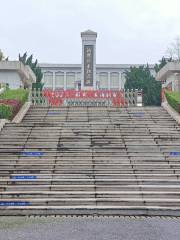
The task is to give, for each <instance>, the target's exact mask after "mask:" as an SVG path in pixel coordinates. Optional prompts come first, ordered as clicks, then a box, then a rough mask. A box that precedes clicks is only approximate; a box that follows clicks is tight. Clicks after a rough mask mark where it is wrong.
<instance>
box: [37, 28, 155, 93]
mask: <svg viewBox="0 0 180 240" xmlns="http://www.w3.org/2000/svg"><path fill="white" fill-rule="evenodd" d="M81 38H82V63H81V64H39V65H40V67H41V69H42V71H43V82H44V87H45V88H49V89H53V90H57V89H59V90H70V89H74V90H81V89H82V90H121V89H124V84H125V72H126V71H128V70H129V69H130V67H139V66H142V65H143V64H96V38H97V33H96V32H93V31H91V30H88V31H85V32H82V33H81ZM149 67H150V70H151V72H152V74H153V75H154V74H155V72H154V65H149Z"/></svg>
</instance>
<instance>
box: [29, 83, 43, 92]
mask: <svg viewBox="0 0 180 240" xmlns="http://www.w3.org/2000/svg"><path fill="white" fill-rule="evenodd" d="M43 85H44V84H43V83H41V82H36V83H33V84H32V89H37V90H38V89H40V90H41V91H42V89H43Z"/></svg>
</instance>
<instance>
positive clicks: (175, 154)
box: [170, 152, 180, 156]
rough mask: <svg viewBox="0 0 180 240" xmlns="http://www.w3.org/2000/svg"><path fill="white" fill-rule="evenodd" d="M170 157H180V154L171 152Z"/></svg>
mask: <svg viewBox="0 0 180 240" xmlns="http://www.w3.org/2000/svg"><path fill="white" fill-rule="evenodd" d="M170 156H180V152H170Z"/></svg>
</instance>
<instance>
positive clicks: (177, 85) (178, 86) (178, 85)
mask: <svg viewBox="0 0 180 240" xmlns="http://www.w3.org/2000/svg"><path fill="white" fill-rule="evenodd" d="M174 91H175V92H179V91H180V74H179V73H175V81H174Z"/></svg>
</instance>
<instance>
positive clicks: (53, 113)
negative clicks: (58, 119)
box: [48, 112, 60, 115]
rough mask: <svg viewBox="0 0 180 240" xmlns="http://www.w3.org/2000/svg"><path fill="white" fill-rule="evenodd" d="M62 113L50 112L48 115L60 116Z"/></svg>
mask: <svg viewBox="0 0 180 240" xmlns="http://www.w3.org/2000/svg"><path fill="white" fill-rule="evenodd" d="M59 114H60V112H48V115H59Z"/></svg>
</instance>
